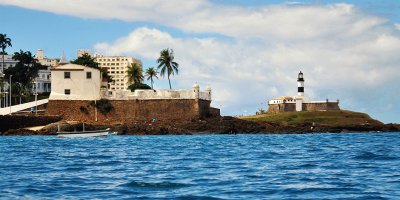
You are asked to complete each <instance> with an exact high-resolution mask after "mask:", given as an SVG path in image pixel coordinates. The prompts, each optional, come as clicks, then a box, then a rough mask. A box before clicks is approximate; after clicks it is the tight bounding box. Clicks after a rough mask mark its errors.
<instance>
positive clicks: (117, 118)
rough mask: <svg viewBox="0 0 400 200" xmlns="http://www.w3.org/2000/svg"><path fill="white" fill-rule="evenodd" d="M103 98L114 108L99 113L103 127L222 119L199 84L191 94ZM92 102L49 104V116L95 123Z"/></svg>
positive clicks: (153, 92) (146, 93) (122, 93)
mask: <svg viewBox="0 0 400 200" xmlns="http://www.w3.org/2000/svg"><path fill="white" fill-rule="evenodd" d="M101 97H102V98H103V99H107V100H108V101H109V103H110V104H111V105H112V107H113V109H112V110H111V112H109V113H106V114H101V113H100V112H97V121H98V122H100V123H132V122H143V121H145V122H150V121H151V120H152V119H153V118H156V119H157V121H165V122H180V121H191V120H198V119H204V118H207V117H213V116H220V110H219V109H217V108H212V107H211V106H210V104H211V89H210V88H206V90H205V91H204V92H200V87H199V86H198V85H197V84H196V85H195V86H193V89H192V90H136V91H135V92H130V91H125V90H120V91H117V92H115V93H112V94H111V95H110V94H108V93H106V92H104V91H103V92H102V93H101ZM91 104H93V101H90V100H62V99H61V100H56V99H53V100H50V101H49V103H48V105H47V109H46V114H47V115H60V116H61V117H62V118H63V119H65V120H75V121H85V122H94V121H96V113H95V109H94V107H93V106H92V105H91Z"/></svg>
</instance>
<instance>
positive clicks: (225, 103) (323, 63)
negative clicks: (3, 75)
mask: <svg viewBox="0 0 400 200" xmlns="http://www.w3.org/2000/svg"><path fill="white" fill-rule="evenodd" d="M0 13H2V16H3V18H4V19H3V21H2V25H1V33H5V34H7V36H8V37H10V38H11V39H12V44H13V47H10V48H7V49H6V51H7V52H8V53H9V54H12V53H13V52H15V51H19V49H22V50H24V51H28V50H29V51H31V52H32V53H33V54H36V50H37V49H43V50H44V54H45V56H48V57H50V58H59V57H61V54H62V53H63V52H65V55H66V57H67V59H68V60H73V59H75V58H76V53H77V50H78V49H87V50H91V51H93V52H98V53H102V54H104V55H120V56H132V57H135V58H138V59H140V60H142V62H143V67H144V68H145V69H146V68H148V67H156V66H157V63H156V59H157V57H158V55H159V52H160V51H161V50H162V49H164V48H171V49H173V50H174V51H175V59H176V61H177V62H178V63H179V64H180V70H179V75H178V76H174V77H172V79H171V81H172V82H173V85H174V87H175V88H182V89H190V88H191V86H192V85H193V84H194V83H195V82H197V83H199V84H200V85H201V86H204V87H205V86H206V85H209V86H211V87H212V88H213V105H214V106H215V107H220V108H221V111H222V114H223V115H241V114H251V113H255V112H256V111H257V110H258V109H259V108H260V107H261V105H262V106H263V108H264V109H266V107H267V101H268V100H270V99H272V98H274V97H276V96H278V95H287V96H293V95H296V93H297V83H296V80H297V79H296V78H297V74H298V72H299V71H300V70H301V71H303V72H304V79H305V95H306V96H309V97H310V98H311V99H326V98H328V99H332V100H336V99H340V107H341V108H342V109H348V110H354V111H360V112H366V113H368V114H370V115H371V116H372V117H374V118H376V119H378V120H381V121H383V122H385V123H390V122H394V123H400V121H399V120H400V118H399V117H398V116H399V114H400V112H399V111H400V104H397V102H399V101H400V95H399V93H398V92H397V91H398V87H399V86H400V84H399V82H398V80H399V78H400V67H399V65H400V59H399V53H398V52H400V1H391V0H382V1H373V0H364V1H361V0H360V1H356V0H351V1H350V0H348V1H336V0H331V1H323V0H313V1H304V0H303V1H278V0H272V1H268V2H266V1H261V0H250V1H244V0H243V1H240V0H233V1H228V0H214V1H207V0H199V1H180V0H169V1H163V0H148V1H135V0H132V1H106V0H77V1H74V2H73V3H72V2H70V1H61V0H20V1H16V0H0ZM154 86H155V88H160V89H167V88H168V80H167V79H162V78H160V79H159V80H155V83H154Z"/></svg>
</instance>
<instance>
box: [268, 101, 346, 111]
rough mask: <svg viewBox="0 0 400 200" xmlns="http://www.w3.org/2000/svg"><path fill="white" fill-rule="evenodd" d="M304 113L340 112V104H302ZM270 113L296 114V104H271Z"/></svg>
mask: <svg viewBox="0 0 400 200" xmlns="http://www.w3.org/2000/svg"><path fill="white" fill-rule="evenodd" d="M302 107H303V111H326V110H340V107H339V102H310V103H303V104H302ZM268 112H269V113H280V112H296V104H294V103H280V104H269V105H268Z"/></svg>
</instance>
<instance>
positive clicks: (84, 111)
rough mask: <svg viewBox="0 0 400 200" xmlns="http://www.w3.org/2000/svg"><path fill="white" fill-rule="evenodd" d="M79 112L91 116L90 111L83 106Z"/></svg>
mask: <svg viewBox="0 0 400 200" xmlns="http://www.w3.org/2000/svg"><path fill="white" fill-rule="evenodd" d="M79 110H80V111H81V112H82V113H84V114H86V115H88V114H89V111H88V109H87V108H86V107H83V106H81V107H79Z"/></svg>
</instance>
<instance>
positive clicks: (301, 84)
mask: <svg viewBox="0 0 400 200" xmlns="http://www.w3.org/2000/svg"><path fill="white" fill-rule="evenodd" d="M297 95H298V96H301V97H304V78H303V72H301V71H300V73H299V75H298V76H297Z"/></svg>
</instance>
